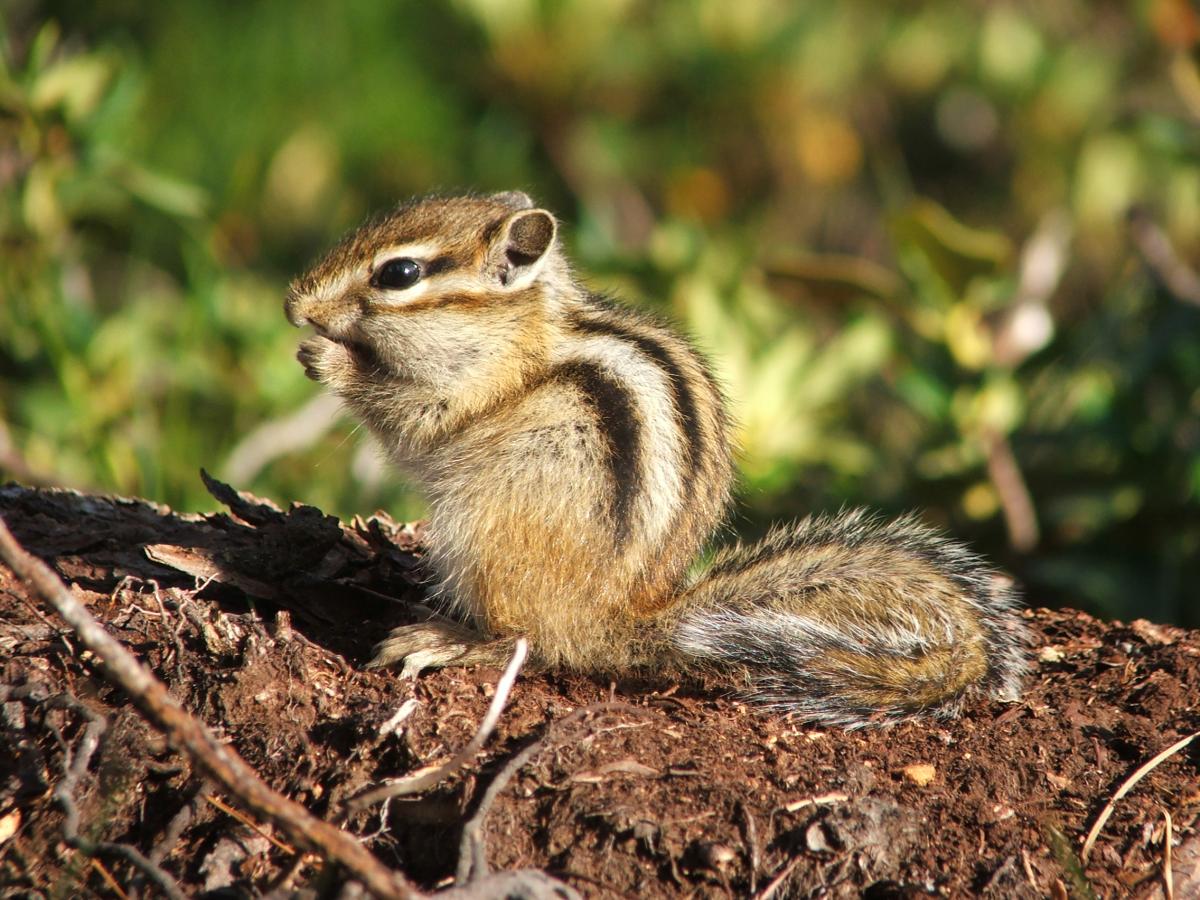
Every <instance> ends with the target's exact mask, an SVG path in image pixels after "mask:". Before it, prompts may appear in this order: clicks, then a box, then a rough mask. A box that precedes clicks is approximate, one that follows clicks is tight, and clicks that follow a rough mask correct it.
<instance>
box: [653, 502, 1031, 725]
mask: <svg viewBox="0 0 1200 900" xmlns="http://www.w3.org/2000/svg"><path fill="white" fill-rule="evenodd" d="M1017 605H1018V604H1017V600H1016V597H1015V595H1014V593H1013V591H1012V589H1011V586H1010V583H1009V581H1008V579H1006V578H1005V577H1004V576H1002V575H1000V574H999V573H998V572H996V571H995V570H993V569H992V568H990V567H989V566H988V565H987V564H986V563H985V562H984V561H983V560H982V559H980V558H979V557H978V556H976V555H975V554H974V553H972V552H971V551H969V550H968V549H967V548H965V547H964V546H963V545H961V544H958V543H955V542H953V541H950V540H947V539H945V538H944V537H942V536H941V535H939V534H938V533H937V532H935V531H933V530H932V529H929V528H927V527H926V526H924V525H922V524H920V522H918V521H917V519H916V518H915V517H913V516H911V515H910V516H905V517H902V518H900V519H896V520H893V521H884V520H881V519H879V518H877V517H875V516H873V515H871V514H869V513H866V512H863V511H861V510H859V511H852V512H844V513H841V514H839V515H837V516H815V517H810V518H807V519H805V520H803V521H801V522H799V523H798V524H796V525H794V526H792V527H787V528H779V529H777V530H775V531H774V532H772V533H771V534H770V535H768V536H767V537H766V538H765V539H764V540H762V541H760V542H759V543H757V544H753V545H750V546H736V547H733V548H731V549H729V550H726V551H724V552H722V553H721V554H719V555H718V556H717V558H716V559H715V560H714V562H713V564H712V566H711V567H710V568H709V569H708V571H707V572H705V573H704V574H703V575H702V576H700V578H699V579H698V580H697V581H696V582H695V583H694V584H693V585H692V586H691V587H690V588H689V589H688V590H687V591H686V592H685V593H684V594H683V596H682V597H681V598H680V601H679V603H678V604H676V605H675V606H674V607H673V608H672V611H671V612H672V618H673V621H672V622H671V623H669V625H668V629H669V632H670V640H671V643H672V646H673V649H674V651H675V653H677V654H678V655H680V656H682V657H683V658H684V662H685V664H690V665H693V666H701V667H704V668H709V669H718V670H720V671H721V672H722V673H723V674H729V675H732V677H733V681H734V689H735V691H737V692H738V693H740V694H743V695H746V696H748V697H750V698H751V699H753V700H756V701H758V702H761V703H765V704H767V705H768V706H771V707H774V708H777V709H782V710H787V711H790V712H794V713H795V714H797V715H798V716H800V717H802V718H804V719H806V720H809V721H813V722H816V723H821V724H828V725H838V726H842V727H848V728H858V727H863V726H868V725H880V724H887V723H892V722H897V721H903V720H906V719H911V718H919V717H948V716H953V715H956V714H957V713H958V712H959V710H960V709H961V707H962V704H963V702H964V700H966V699H967V698H969V697H971V696H973V695H979V694H985V695H991V696H993V697H995V698H999V699H1004V700H1015V699H1016V698H1017V696H1018V695H1019V693H1020V685H1021V679H1022V677H1023V676H1024V674H1025V673H1026V671H1027V670H1028V661H1027V658H1026V649H1025V648H1026V645H1027V643H1028V640H1027V636H1026V630H1025V626H1024V623H1023V622H1022V621H1021V619H1020V618H1019V616H1018V615H1017V613H1016V609H1017Z"/></svg>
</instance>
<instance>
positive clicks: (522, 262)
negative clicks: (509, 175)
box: [489, 209, 558, 287]
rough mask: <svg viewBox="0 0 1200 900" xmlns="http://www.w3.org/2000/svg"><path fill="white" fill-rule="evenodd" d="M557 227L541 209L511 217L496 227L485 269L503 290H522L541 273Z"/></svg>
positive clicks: (517, 213) (551, 218)
mask: <svg viewBox="0 0 1200 900" xmlns="http://www.w3.org/2000/svg"><path fill="white" fill-rule="evenodd" d="M557 231H558V226H557V225H556V224H555V222H554V216H552V215H550V213H548V212H546V210H544V209H529V210H522V211H521V212H516V213H513V214H512V215H511V216H509V217H508V219H507V220H505V222H504V224H503V225H502V226H501V227H500V230H499V234H498V236H497V238H496V241H495V243H493V244H492V252H491V254H490V257H491V258H490V259H489V269H490V270H491V271H492V272H493V273H494V274H495V276H496V279H497V280H498V281H499V282H500V283H501V284H502V285H504V286H505V287H522V286H524V285H526V284H528V283H529V282H531V281H532V280H533V279H534V278H535V277H536V276H537V274H538V272H540V271H541V268H542V264H543V263H544V262H545V261H546V256H547V254H548V253H549V251H550V248H551V247H552V246H553V245H554V235H555V233H556V232H557Z"/></svg>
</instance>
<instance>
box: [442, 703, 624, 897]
mask: <svg viewBox="0 0 1200 900" xmlns="http://www.w3.org/2000/svg"><path fill="white" fill-rule="evenodd" d="M612 709H624V710H634V709H637V707H635V706H630V705H629V704H627V703H616V702H613V701H611V700H610V701H608V702H606V703H593V704H591V705H589V706H581V707H580V708H579V709H577V710H575V711H574V712H572V713H570V714H569V715H566V716H564V717H563V718H562V719H559V720H558V721H557V722H551V723H550V725H549V726H548V727H547V729H546V733H545V734H544V735H543V736H542V737H540V738H538V739H537V740H536V741H534V742H533V743H531V744H529V745H528V746H526V747H525V748H524V749H522V750H521V751H520V752H518V753H517V754H516V756H514V757H512V759H510V760H509V761H508V762H507V763H505V764H504V768H502V769H501V770H500V771H499V772H497V773H496V777H495V778H493V779H492V782H491V784H489V785H488V787H487V790H486V791H484V793H483V797H482V798H481V799H480V801H479V806H478V807H477V808H476V809H475V815H473V816H471V818H470V820H469V821H468V822H467V824H466V825H464V826H463V831H462V841H461V842H460V844H459V847H458V870H457V872H456V873H455V881H456V882H457V883H458V884H460V885H462V884H468V883H476V882H479V881H480V880H481V879H483V878H484V877H485V876H486V875H487V874H488V865H487V844H486V842H485V841H484V838H483V823H484V822H485V821H486V819H487V814H488V811H489V810H491V808H492V804H493V803H494V802H495V801H496V797H498V796H499V795H500V792H501V791H502V790H504V788H505V787H506V786H507V785H508V783H509V782H510V781H511V780H512V779H513V776H514V775H516V774H517V772H519V771H520V770H521V768H522V767H523V766H524V765H525V763H527V762H528V761H529V760H530V759H531V758H532V757H533V756H534V754H536V753H538V752H539V751H541V750H542V748H543V747H545V746H546V743H547V742H548V741H549V740H550V735H551V733H552V732H553V731H555V730H558V729H562V728H565V727H566V726H568V725H570V724H572V723H573V722H578V721H579V720H580V719H582V718H584V717H585V716H587V715H590V714H591V713H595V712H604V711H607V710H612Z"/></svg>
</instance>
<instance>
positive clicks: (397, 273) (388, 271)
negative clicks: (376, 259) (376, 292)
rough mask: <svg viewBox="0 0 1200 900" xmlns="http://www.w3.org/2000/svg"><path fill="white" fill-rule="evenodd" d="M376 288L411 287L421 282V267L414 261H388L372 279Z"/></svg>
mask: <svg viewBox="0 0 1200 900" xmlns="http://www.w3.org/2000/svg"><path fill="white" fill-rule="evenodd" d="M372 280H373V281H374V282H375V286H376V287H381V288H393V289H401V288H408V287H412V286H413V285H414V284H416V283H417V282H418V281H420V280H421V265H420V263H418V262H417V261H416V260H415V259H409V258H408V257H400V258H398V259H389V260H388V261H387V262H385V263H384V264H383V265H382V266H380V267H379V268H378V269H377V270H376V272H375V277H374V278H373V279H372Z"/></svg>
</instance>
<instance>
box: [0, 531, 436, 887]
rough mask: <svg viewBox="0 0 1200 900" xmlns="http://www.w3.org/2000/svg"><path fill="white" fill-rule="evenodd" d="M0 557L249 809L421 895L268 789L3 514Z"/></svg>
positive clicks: (360, 869) (372, 876) (310, 844)
mask: <svg viewBox="0 0 1200 900" xmlns="http://www.w3.org/2000/svg"><path fill="white" fill-rule="evenodd" d="M0 558H3V559H4V561H5V562H6V563H7V564H8V565H9V567H10V568H12V570H13V571H14V572H15V573H16V574H17V575H18V576H19V577H20V578H21V579H22V580H24V581H25V582H26V583H27V584H29V585H30V587H32V588H33V590H34V591H35V592H36V593H37V594H38V595H39V596H40V597H41V598H42V599H43V600H45V601H46V602H47V603H48V604H50V605H51V606H53V607H54V609H55V610H56V611H57V612H58V614H59V615H60V616H61V617H62V618H63V619H64V620H65V621H66V622H67V624H69V625H70V626H71V627H72V628H73V629H74V630H75V633H76V634H77V635H78V636H79V639H80V642H81V643H82V644H83V645H84V646H85V647H87V648H88V649H89V650H91V651H92V653H94V654H95V655H96V656H97V657H98V658H99V665H100V668H101V670H102V671H103V672H104V674H105V677H107V678H108V679H109V680H110V681H112V682H113V683H114V684H116V685H118V686H119V687H121V689H122V690H124V691H125V692H126V693H127V694H128V695H129V697H130V699H131V700H132V701H133V703H134V704H135V705H136V706H137V708H138V709H139V710H141V712H142V714H143V715H144V716H145V717H146V718H147V719H148V720H149V721H150V722H151V723H152V724H153V725H154V726H155V727H156V728H158V729H159V730H161V731H162V732H163V733H164V734H166V735H167V737H168V738H169V739H170V740H171V742H172V744H173V745H174V746H175V747H177V748H179V749H181V750H183V751H185V752H186V753H187V754H188V755H189V756H190V757H191V758H192V759H193V760H194V761H195V763H196V764H197V765H198V766H199V767H200V768H201V769H202V770H203V771H204V772H206V773H207V774H208V775H209V776H211V777H212V779H213V780H214V781H216V782H218V783H219V784H221V785H222V786H223V787H224V788H225V789H226V790H227V791H228V792H229V793H230V794H231V795H233V796H235V797H237V798H238V799H239V800H240V801H241V802H242V803H243V804H244V805H245V806H246V807H247V808H248V809H250V810H252V811H253V812H254V813H255V814H256V815H258V816H259V817H261V818H263V819H266V820H268V821H270V822H272V823H273V824H275V825H276V826H278V827H279V828H280V829H281V830H282V831H283V832H284V833H285V834H287V835H288V837H289V838H291V840H292V841H294V842H295V843H296V844H298V845H300V846H303V847H306V848H309V849H312V850H315V851H317V852H318V853H321V854H323V855H324V856H325V857H326V858H327V859H329V860H331V861H333V862H336V863H338V864H340V865H342V866H343V867H345V869H346V870H347V871H348V872H349V873H350V875H351V877H353V878H354V879H356V880H358V881H361V882H362V883H363V884H364V885H365V886H366V887H367V888H368V889H369V890H370V891H371V892H372V893H374V894H376V895H377V896H380V897H385V898H410V897H416V896H418V893H417V891H416V890H415V889H414V888H413V887H412V886H411V885H410V884H409V883H408V882H407V881H406V880H405V879H404V878H403V877H402V876H401V875H400V874H399V873H396V872H392V871H390V870H389V869H388V868H387V867H386V866H384V865H383V864H382V863H381V862H380V861H379V860H378V859H376V858H375V856H374V855H373V854H372V853H371V852H370V851H369V850H367V849H366V848H365V847H363V846H362V844H360V843H359V842H358V841H357V840H355V839H354V837H353V836H352V835H350V834H347V833H346V832H344V831H342V830H341V829H339V828H335V827H333V826H332V825H330V824H329V823H328V822H325V821H323V820H321V819H319V818H317V817H316V816H314V815H313V814H312V813H310V812H309V811H308V810H307V809H305V808H304V807H303V806H301V805H300V804H299V803H296V802H295V801H293V800H291V799H289V798H288V797H285V796H284V795H283V794H280V793H279V792H277V791H275V790H273V789H272V788H270V787H268V786H267V784H266V783H265V782H263V780H262V779H261V778H259V776H258V773H257V772H255V771H254V769H252V768H251V767H250V766H249V765H248V764H247V763H246V761H245V760H243V759H242V758H241V757H240V756H239V755H238V754H237V752H236V751H235V750H233V748H231V747H229V746H226V745H224V744H221V743H219V742H218V741H217V739H216V738H215V737H214V736H213V734H212V732H211V731H209V729H208V727H207V726H206V725H204V723H203V722H201V721H200V720H199V719H197V718H196V717H195V716H193V715H192V714H191V713H189V712H187V711H186V710H185V709H184V708H183V707H182V706H181V705H180V703H179V701H178V700H176V699H175V698H174V697H173V696H171V694H170V692H168V691H167V689H166V687H165V686H164V685H163V683H162V682H160V681H159V680H158V679H157V678H155V677H154V675H153V674H152V673H151V672H150V670H149V669H147V668H146V667H145V666H144V665H142V664H141V663H140V662H138V660H137V658H136V657H135V656H134V655H133V654H132V653H130V652H129V650H128V649H126V648H125V646H124V645H122V644H121V643H120V642H119V641H117V640H116V639H115V638H113V637H112V635H110V634H109V633H108V632H107V631H106V630H105V629H104V627H103V626H102V625H101V624H100V623H99V622H98V621H96V619H95V618H94V617H93V616H92V614H91V613H89V612H88V611H87V609H86V608H85V607H84V605H83V604H82V603H80V602H79V600H78V599H77V598H76V597H75V596H74V595H73V594H72V593H71V591H70V589H69V588H68V587H67V586H66V585H65V584H64V583H63V581H62V579H60V578H59V577H58V576H57V575H56V574H54V572H53V571H51V570H50V568H49V567H48V566H47V565H46V564H45V563H43V562H42V561H41V560H38V559H35V558H34V557H33V556H30V555H29V554H28V553H27V552H26V551H25V550H24V549H23V548H22V547H21V546H20V544H18V543H17V541H16V539H15V538H14V537H13V536H12V533H11V532H10V531H9V530H8V528H7V526H6V525H5V524H4V521H3V519H0ZM139 855H140V854H139Z"/></svg>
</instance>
